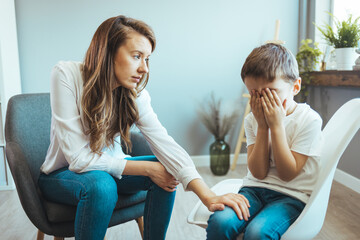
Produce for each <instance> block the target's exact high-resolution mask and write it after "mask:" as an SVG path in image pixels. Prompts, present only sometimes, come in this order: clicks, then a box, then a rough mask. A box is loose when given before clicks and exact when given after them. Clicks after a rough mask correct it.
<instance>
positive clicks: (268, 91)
mask: <svg viewBox="0 0 360 240" xmlns="http://www.w3.org/2000/svg"><path fill="white" fill-rule="evenodd" d="M265 92H266V95H267V97H268V99H269V102H270V104H271V105H272V106H275V105H276V102H275V99H274V96H273V94H272V92H271V91H270V89H269V88H266V89H265Z"/></svg>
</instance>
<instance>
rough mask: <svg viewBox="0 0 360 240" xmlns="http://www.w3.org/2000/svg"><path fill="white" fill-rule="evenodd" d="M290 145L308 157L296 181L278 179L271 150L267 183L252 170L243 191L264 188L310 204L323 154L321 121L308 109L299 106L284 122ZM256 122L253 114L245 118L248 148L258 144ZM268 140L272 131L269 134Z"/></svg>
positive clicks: (265, 179) (293, 149) (302, 105)
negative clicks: (309, 200)
mask: <svg viewBox="0 0 360 240" xmlns="http://www.w3.org/2000/svg"><path fill="white" fill-rule="evenodd" d="M284 126H285V132H286V138H287V142H288V144H289V148H290V150H291V151H293V152H297V153H300V154H303V155H306V156H308V160H307V161H306V163H305V165H304V167H303V169H302V170H301V172H300V173H299V175H298V176H296V177H295V178H294V179H293V180H291V181H289V182H286V181H283V180H281V179H280V178H279V176H278V173H277V170H276V166H275V161H274V155H273V151H272V147H271V146H270V159H269V161H270V168H269V172H268V175H267V176H266V177H265V178H264V179H261V180H260V179H257V178H255V177H254V176H253V175H252V174H251V172H250V170H249V169H248V174H247V176H246V177H245V178H244V184H243V187H244V186H246V187H263V188H268V189H271V190H275V191H278V192H281V193H284V194H287V195H289V196H292V197H295V198H297V199H299V200H301V201H303V202H305V203H306V202H307V201H308V199H309V197H310V194H311V193H312V191H313V188H314V186H315V184H316V180H317V177H318V174H319V169H320V154H321V148H322V143H323V139H322V132H321V126H322V119H321V117H320V116H319V114H318V113H317V112H315V111H314V110H312V109H311V108H310V106H309V105H307V104H305V103H302V104H298V105H297V107H296V109H295V111H294V112H293V113H292V114H290V115H288V116H286V117H285V119H284ZM257 127H258V125H257V121H256V119H255V117H254V115H253V114H252V113H249V115H248V116H246V118H245V133H246V140H247V146H250V145H252V144H254V143H255V140H256V134H257ZM269 139H270V141H271V137H270V131H269Z"/></svg>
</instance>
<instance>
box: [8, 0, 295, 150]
mask: <svg viewBox="0 0 360 240" xmlns="http://www.w3.org/2000/svg"><path fill="white" fill-rule="evenodd" d="M15 3H16V15H17V24H18V37H19V52H20V53H19V54H20V67H21V77H22V89H23V92H24V93H33V92H48V91H49V75H50V71H51V68H52V66H53V65H54V64H56V62H58V61H59V60H78V61H81V60H82V59H83V56H84V54H85V51H86V49H87V47H88V45H89V43H90V40H91V37H92V35H93V33H94V32H95V30H96V28H97V26H98V25H99V24H100V23H101V22H103V21H104V20H105V19H107V18H109V17H112V16H116V15H119V14H124V15H127V16H131V17H133V18H138V19H141V20H143V21H145V22H146V23H148V24H149V25H150V26H152V28H153V29H154V31H155V34H156V36H157V43H158V45H157V49H156V50H155V52H154V53H153V55H152V56H151V60H150V67H151V75H150V81H149V84H148V87H147V89H148V90H149V92H150V94H151V96H152V103H153V107H154V109H155V111H156V112H157V114H158V116H159V119H160V121H161V122H162V123H163V125H164V126H165V127H166V128H167V129H168V132H169V133H170V135H172V136H173V137H174V138H175V140H176V141H177V142H178V143H179V144H180V145H182V146H183V147H184V148H185V149H186V150H187V151H188V152H189V153H190V154H191V155H202V154H208V146H209V144H210V143H211V141H212V140H213V139H212V137H211V135H210V134H209V133H208V132H207V131H206V129H205V128H204V127H203V126H202V125H201V123H199V121H198V117H197V114H196V109H197V106H198V105H197V104H198V102H200V101H202V99H203V98H204V97H205V96H208V95H209V94H210V92H211V91H214V92H215V94H216V96H218V97H221V98H223V100H224V103H226V104H227V107H233V108H234V109H238V110H239V111H240V112H241V113H242V112H243V110H244V102H242V100H241V94H242V93H243V92H244V91H246V90H245V89H244V85H243V83H242V80H241V78H240V71H241V66H242V64H243V63H244V61H245V58H246V56H247V55H248V54H249V53H250V51H251V50H252V49H253V48H254V47H256V46H258V45H260V44H262V43H264V41H266V40H269V39H272V38H273V36H274V29H275V20H276V19H280V21H281V30H280V39H282V40H285V41H286V44H285V45H286V46H287V47H288V48H289V49H290V50H291V51H293V52H296V46H297V36H298V5H299V2H298V0H292V1H289V0H272V1H268V0H253V1H245V0H197V1H193V0H183V1H170V0H167V1H166V0H152V1H148V0H134V1H123V0H106V1H95V0H63V1H55V0H32V1H28V0H15ZM240 122H241V120H240V119H239V123H238V124H237V126H236V127H235V128H234V130H233V131H232V133H231V134H230V135H229V137H228V139H227V140H228V141H229V142H230V144H231V146H234V145H235V142H236V138H237V133H238V129H239V126H240ZM233 133H234V134H233ZM233 151H234V147H232V152H233Z"/></svg>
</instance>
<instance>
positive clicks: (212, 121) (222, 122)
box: [198, 93, 238, 175]
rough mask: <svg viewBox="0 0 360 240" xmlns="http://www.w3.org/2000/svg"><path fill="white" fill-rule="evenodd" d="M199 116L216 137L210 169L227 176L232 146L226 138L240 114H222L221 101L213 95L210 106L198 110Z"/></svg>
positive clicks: (214, 172)
mask: <svg viewBox="0 0 360 240" xmlns="http://www.w3.org/2000/svg"><path fill="white" fill-rule="evenodd" d="M198 115H199V118H200V120H201V122H202V123H203V124H204V125H205V127H206V128H207V129H208V130H209V131H210V133H212V134H213V135H214V137H215V142H213V143H212V144H211V145H210V169H211V171H212V173H213V174H215V175H225V174H226V173H227V172H228V171H229V168H230V146H229V144H227V143H226V142H225V136H226V135H227V134H228V132H229V131H230V129H231V127H232V126H233V125H234V123H235V120H236V119H237V117H238V114H237V113H236V112H233V113H231V114H222V113H221V99H219V100H217V99H215V96H214V94H213V93H212V94H211V97H210V101H209V102H208V104H207V105H204V106H201V107H200V108H199V109H198Z"/></svg>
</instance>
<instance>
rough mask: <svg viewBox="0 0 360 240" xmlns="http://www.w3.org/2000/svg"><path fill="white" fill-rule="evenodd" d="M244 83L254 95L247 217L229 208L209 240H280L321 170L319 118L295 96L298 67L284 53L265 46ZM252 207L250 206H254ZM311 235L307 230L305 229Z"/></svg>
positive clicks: (213, 219)
mask: <svg viewBox="0 0 360 240" xmlns="http://www.w3.org/2000/svg"><path fill="white" fill-rule="evenodd" d="M241 77H242V79H243V81H244V83H245V85H246V87H247V89H248V91H249V93H250V94H251V99H250V105H251V109H252V112H251V113H250V114H249V115H248V116H247V117H246V119H245V132H246V138H247V161H248V174H247V176H246V177H245V178H244V184H243V186H242V188H241V189H240V191H239V194H241V195H243V196H244V197H245V198H246V199H247V200H248V203H249V204H248V203H247V202H246V200H245V199H244V201H243V202H242V203H241V206H242V207H241V209H240V210H241V213H242V216H237V215H236V214H235V212H234V211H233V210H232V209H231V208H229V207H226V208H225V209H224V210H223V211H217V212H215V213H214V214H213V215H211V216H210V218H209V221H208V224H209V225H208V228H207V229H206V231H207V238H208V239H216V240H221V239H236V237H237V236H238V235H239V234H240V233H242V232H244V239H261V240H263V239H280V238H281V236H282V235H283V234H284V233H285V232H286V230H287V229H288V228H289V227H290V225H291V224H292V223H293V222H294V221H295V220H296V219H297V217H298V216H299V215H300V213H301V211H302V210H303V208H304V207H305V204H306V202H307V200H308V199H309V196H310V194H311V192H312V190H313V187H314V185H315V182H316V179H317V173H318V170H319V168H320V162H319V156H320V150H321V145H322V134H321V126H322V120H321V118H320V116H319V115H318V114H317V113H316V112H315V111H314V110H312V109H311V108H310V107H309V106H308V105H307V104H298V103H296V102H295V101H294V96H295V95H296V94H298V93H299V91H300V89H301V79H300V77H299V72H298V65H297V62H296V60H295V57H294V55H293V54H292V53H291V52H290V51H289V50H288V49H286V48H285V47H283V46H281V45H276V44H266V45H262V46H260V47H258V48H255V49H254V50H253V51H252V52H251V53H250V55H249V56H248V57H247V59H246V61H245V63H244V66H243V68H242V70H241ZM249 205H250V206H249ZM304 231H306V229H304Z"/></svg>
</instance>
